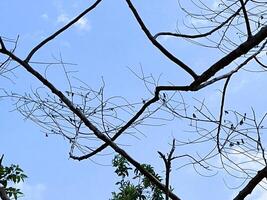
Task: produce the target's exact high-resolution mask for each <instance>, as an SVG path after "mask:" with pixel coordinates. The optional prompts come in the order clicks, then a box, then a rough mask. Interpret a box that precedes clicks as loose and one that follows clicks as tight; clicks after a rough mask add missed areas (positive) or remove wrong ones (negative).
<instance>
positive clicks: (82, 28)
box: [57, 13, 91, 31]
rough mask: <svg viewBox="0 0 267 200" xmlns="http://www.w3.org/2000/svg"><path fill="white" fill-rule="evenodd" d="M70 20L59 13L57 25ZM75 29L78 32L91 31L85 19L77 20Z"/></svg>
mask: <svg viewBox="0 0 267 200" xmlns="http://www.w3.org/2000/svg"><path fill="white" fill-rule="evenodd" d="M70 20H71V18H70V17H69V16H68V15H67V14H65V13H61V14H60V15H59V16H58V17H57V23H60V24H66V23H68V22H69V21H70ZM74 26H75V27H77V28H78V30H80V31H89V30H90V29H91V27H90V25H89V22H88V20H87V19H86V18H81V19H79V20H78V21H77V22H76V23H75V25H74Z"/></svg>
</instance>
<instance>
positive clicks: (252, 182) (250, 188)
mask: <svg viewBox="0 0 267 200" xmlns="http://www.w3.org/2000/svg"><path fill="white" fill-rule="evenodd" d="M263 178H267V167H264V168H263V169H262V170H260V171H258V173H257V175H256V176H254V177H253V178H252V179H251V180H250V181H249V182H248V184H247V185H246V186H245V187H244V188H243V189H242V190H241V191H240V192H239V193H238V195H237V196H236V197H235V198H234V200H243V199H245V198H246V197H247V196H248V195H249V194H251V192H252V191H253V190H254V188H255V187H256V186H257V185H258V184H259V183H260V182H261V181H262V179H263Z"/></svg>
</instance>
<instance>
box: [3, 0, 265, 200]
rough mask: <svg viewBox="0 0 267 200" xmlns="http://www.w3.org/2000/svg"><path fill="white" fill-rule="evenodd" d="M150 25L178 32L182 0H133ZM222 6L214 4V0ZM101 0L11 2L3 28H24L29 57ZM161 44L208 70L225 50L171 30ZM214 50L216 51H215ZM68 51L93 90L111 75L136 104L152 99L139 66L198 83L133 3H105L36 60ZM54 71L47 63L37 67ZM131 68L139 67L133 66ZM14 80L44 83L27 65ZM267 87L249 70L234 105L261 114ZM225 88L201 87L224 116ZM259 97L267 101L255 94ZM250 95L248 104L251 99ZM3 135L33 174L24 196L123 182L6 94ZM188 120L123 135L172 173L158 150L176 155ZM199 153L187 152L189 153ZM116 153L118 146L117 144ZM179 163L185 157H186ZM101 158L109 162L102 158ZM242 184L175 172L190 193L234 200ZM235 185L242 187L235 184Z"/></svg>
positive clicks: (15, 159) (40, 199)
mask: <svg viewBox="0 0 267 200" xmlns="http://www.w3.org/2000/svg"><path fill="white" fill-rule="evenodd" d="M133 2H134V3H135V4H136V6H137V9H138V10H139V12H140V14H141V16H142V17H143V19H144V21H145V23H146V24H147V25H148V27H149V28H150V29H151V31H152V32H153V33H156V32H157V31H165V30H171V31H173V30H175V27H176V24H177V21H178V22H180V21H179V18H180V16H181V13H180V12H179V11H178V5H177V1H176V0H170V1H169V2H168V3H159V2H157V1H145V2H142V1H133ZM207 2H210V4H211V5H213V3H214V2H213V1H207ZM90 3H93V1H89V2H88V1H83V0H76V1H74V0H69V1H63V0H47V1H33V0H25V1H18V0H9V1H3V2H1V13H0V16H1V17H0V24H1V28H0V35H4V36H6V37H10V38H16V37H17V35H19V43H18V47H17V51H16V52H17V54H18V55H19V56H21V57H25V56H26V55H27V53H28V52H29V50H30V49H31V48H32V47H34V45H36V44H37V43H38V42H40V41H41V40H42V39H44V38H45V37H47V36H48V35H50V34H51V33H53V32H54V31H55V30H57V29H59V28H60V27H61V26H63V25H64V24H65V23H67V22H68V21H69V20H70V19H72V18H73V17H74V16H75V15H77V14H78V13H79V12H81V11H82V10H83V9H85V8H86V7H88V5H90ZM160 41H161V43H162V44H163V45H165V46H166V47H168V49H170V50H171V51H172V52H174V53H175V54H176V55H179V58H181V59H182V60H184V61H185V62H186V63H187V64H188V65H190V66H191V65H192V66H195V70H196V71H197V72H201V71H202V70H203V69H204V68H205V66H210V64H211V63H213V62H214V61H215V60H216V59H217V58H219V57H220V56H222V54H220V53H219V52H215V51H214V50H205V51H203V49H201V48H200V47H195V48H194V49H193V47H192V45H188V43H186V42H185V41H179V40H175V39H173V38H168V37H164V38H161V39H160ZM207 55H208V56H207ZM60 56H62V58H63V60H64V61H65V62H71V63H75V64H76V65H71V66H68V69H70V70H74V71H77V72H75V73H74V75H75V76H76V77H79V79H81V80H83V81H84V82H86V83H87V84H88V85H90V86H91V87H92V88H99V87H101V83H102V77H103V79H104V80H105V92H106V95H107V96H123V97H125V98H127V99H128V100H130V101H131V102H136V101H141V100H142V99H146V98H149V97H151V95H150V94H149V92H148V91H147V90H146V89H145V88H144V86H143V83H142V81H140V80H139V79H138V78H136V76H135V75H134V74H133V73H132V72H131V70H133V71H134V72H137V73H140V66H142V68H143V71H144V73H146V74H150V73H153V76H154V77H156V78H157V77H159V76H161V79H160V83H161V84H168V83H172V84H178V85H179V84H186V83H189V81H191V79H190V77H189V76H188V75H186V74H185V73H184V72H183V71H182V70H181V69H179V68H178V67H177V66H176V65H174V64H173V63H172V62H170V61H169V60H168V59H166V58H165V57H164V56H163V55H162V54H160V52H159V51H158V50H157V49H155V48H154V47H153V46H152V45H151V43H150V42H149V41H148V40H147V38H146V37H145V35H144V33H143V32H142V31H141V30H140V28H139V26H138V24H137V23H136V21H135V20H134V18H133V16H132V14H131V12H130V10H129V9H128V7H127V5H126V3H125V2H124V1H114V0H104V1H103V2H102V3H101V4H100V5H99V7H98V8H97V9H95V10H94V11H92V12H91V13H89V14H88V15H86V17H84V18H83V19H82V20H80V21H79V22H78V23H77V24H76V25H75V26H73V27H72V28H71V29H70V30H67V31H66V32H65V33H63V34H62V35H60V36H59V37H58V38H56V39H55V40H53V41H52V42H50V43H49V44H48V45H47V46H45V47H44V48H43V49H41V50H40V51H39V52H38V53H37V54H36V56H34V58H33V61H47V62H49V61H53V60H54V57H56V58H59V57H60ZM35 67H36V68H37V69H39V70H40V71H41V72H44V71H45V69H44V66H38V65H36V66H35ZM129 68H130V69H131V70H130V69H129ZM60 70H61V69H60V68H58V67H57V66H53V67H50V68H49V69H48V70H47V76H48V78H49V79H50V80H51V81H52V82H53V83H54V84H55V85H56V86H57V87H59V88H61V89H62V90H66V89H67V80H66V78H65V77H64V75H61V74H60V73H59V72H61V71H60ZM8 76H9V77H10V78H11V79H12V80H13V82H11V81H10V80H8V79H5V78H1V79H0V88H8V89H9V90H12V91H13V92H18V93H22V94H23V93H24V92H29V91H30V89H32V88H38V87H39V86H41V85H40V83H39V82H38V81H36V80H35V79H34V78H32V77H31V76H30V75H29V74H27V72H26V71H24V70H23V69H21V68H18V69H16V70H15V71H14V74H9V75H8ZM262 85H266V80H265V77H264V73H259V74H251V73H248V72H244V71H242V72H241V73H240V74H239V75H238V76H237V77H234V78H233V79H232V80H231V83H230V87H231V88H232V89H231V90H229V93H228V95H227V98H226V108H229V109H236V110H239V111H240V112H249V111H250V108H251V106H254V108H255V110H256V112H257V113H259V115H261V114H263V113H264V110H263V109H262V108H264V106H265V102H266V100H267V96H266V95H264V94H261V95H259V94H258V91H259V90H261V89H262ZM221 87H222V85H221V84H220V83H217V84H215V85H214V86H212V87H209V88H207V89H204V90H203V91H201V92H198V93H197V94H195V97H196V98H198V99H203V98H205V99H206V102H207V104H209V105H210V107H211V109H212V110H213V111H214V112H215V114H218V108H219V107H218V106H219V104H218V102H219V100H220V98H219V97H220V91H219V89H221ZM192 96H193V94H192V93H189V94H185V99H186V101H188V102H190V103H196V102H195V100H193V99H192ZM255 97H257V98H255ZM244 99H246V101H244ZM0 106H1V115H0V126H1V139H0V147H1V148H0V153H4V154H5V162H6V163H7V164H8V163H17V164H19V165H21V167H22V168H23V169H24V171H25V173H26V174H27V175H28V176H29V178H28V179H27V180H26V182H25V183H23V184H22V185H20V187H21V188H22V191H23V192H24V193H25V197H23V198H21V199H24V200H44V199H49V200H60V199H64V200H70V199H80V200H83V199H96V200H98V199H99V200H102V199H108V198H109V197H111V192H112V191H114V190H115V188H116V187H115V182H116V181H117V179H116V176H115V174H114V173H113V171H114V169H113V168H112V167H111V159H112V157H113V155H114V154H110V155H108V156H104V157H101V156H96V157H95V158H93V159H92V160H85V161H81V162H77V161H73V160H70V159H69V158H68V151H69V146H68V142H67V141H66V140H64V139H63V138H62V137H60V136H49V137H45V134H44V133H42V130H41V129H40V127H38V126H37V125H36V124H34V123H33V122H31V121H30V120H25V119H24V118H23V116H21V115H20V114H19V113H18V112H16V111H12V110H14V102H12V101H10V100H8V99H4V100H2V101H0ZM186 125H187V123H184V122H182V121H181V120H175V121H174V122H171V123H170V124H169V125H168V126H161V127H141V130H142V132H143V133H145V135H142V134H137V136H138V137H139V138H140V140H138V139H135V138H134V137H129V136H127V137H124V138H123V139H120V140H119V141H120V142H121V143H123V144H127V145H128V146H126V147H125V149H126V151H127V152H129V154H130V155H133V157H134V158H136V159H137V160H139V161H140V162H146V163H150V164H152V165H154V166H155V168H156V170H157V172H158V173H161V172H162V170H163V162H162V161H161V160H160V159H159V157H158V155H157V150H161V151H163V152H166V151H167V150H168V149H169V148H170V147H169V145H168V143H170V142H171V140H172V137H173V136H174V137H176V135H177V134H185V130H187V126H186ZM191 150H192V151H194V149H182V150H181V151H191ZM106 153H113V152H112V151H111V150H110V149H108V150H107V151H106ZM178 162H179V161H178ZM97 163H99V164H97ZM225 179H227V180H226V182H227V183H229V182H230V183H231V184H230V186H229V187H235V186H236V184H235V181H232V179H230V178H229V180H228V177H226V176H225V174H224V173H222V172H220V173H219V174H218V175H217V176H214V177H209V178H206V177H202V176H199V175H198V174H197V173H196V172H195V171H194V169H192V168H184V169H182V170H173V176H172V186H173V187H174V188H175V192H176V194H177V195H178V196H180V197H181V198H182V199H187V200H195V199H216V200H220V199H224V200H225V199H231V197H232V196H233V195H234V194H236V193H237V190H231V189H229V188H227V187H226V185H225ZM232 183H233V184H232ZM254 195H255V196H253V197H252V198H251V199H256V200H263V199H265V198H266V196H265V197H264V196H263V195H264V193H262V192H261V190H260V189H258V190H257V191H256V193H255V194H254Z"/></svg>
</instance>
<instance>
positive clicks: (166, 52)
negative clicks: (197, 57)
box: [126, 0, 198, 80]
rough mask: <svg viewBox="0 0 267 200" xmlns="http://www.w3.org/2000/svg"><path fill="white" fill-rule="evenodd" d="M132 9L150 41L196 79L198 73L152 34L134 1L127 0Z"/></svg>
mask: <svg viewBox="0 0 267 200" xmlns="http://www.w3.org/2000/svg"><path fill="white" fill-rule="evenodd" d="M126 2H127V4H128V6H129V8H130V10H131V11H132V13H133V15H134V16H135V18H136V20H137V22H138V24H139V25H140V26H141V28H142V30H143V31H144V33H145V34H146V36H147V37H148V39H149V40H150V42H151V43H152V44H153V45H154V46H155V47H157V48H158V49H159V50H160V51H161V53H163V54H164V55H165V56H166V57H167V58H169V59H170V60H171V61H173V62H174V63H175V64H177V65H179V66H180V67H181V68H182V69H183V70H185V71H186V72H187V73H188V74H190V75H191V76H192V77H193V78H194V79H195V80H196V79H197V78H198V75H197V74H196V73H195V72H194V71H193V70H192V69H191V68H190V67H189V66H187V65H186V64H185V63H183V62H182V61H181V60H179V59H178V58H176V57H175V56H174V55H173V54H171V53H170V52H169V51H168V50H167V49H165V48H164V47H163V46H162V45H161V44H160V43H159V42H158V41H157V40H155V38H154V37H153V36H152V35H151V33H150V31H149V30H148V29H147V27H146V25H145V24H144V22H143V20H142V19H141V17H140V16H139V14H138V12H137V10H136V9H135V7H134V6H133V4H132V2H131V1H130V0H126Z"/></svg>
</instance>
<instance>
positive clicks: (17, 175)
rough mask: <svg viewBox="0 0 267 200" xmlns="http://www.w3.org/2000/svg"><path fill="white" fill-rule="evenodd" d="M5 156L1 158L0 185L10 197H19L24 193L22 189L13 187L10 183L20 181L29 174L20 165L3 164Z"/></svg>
mask: <svg viewBox="0 0 267 200" xmlns="http://www.w3.org/2000/svg"><path fill="white" fill-rule="evenodd" d="M3 157H4V155H2V156H1V159H0V186H2V187H3V188H4V190H5V191H6V194H7V196H8V197H10V198H13V199H18V197H20V196H21V195H22V194H23V193H22V192H21V191H20V189H18V188H15V187H11V186H10V184H17V183H20V182H21V181H24V179H25V178H27V176H26V175H25V174H24V172H23V170H22V169H21V168H20V167H19V166H18V165H14V164H11V165H10V166H3V164H2V161H3Z"/></svg>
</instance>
